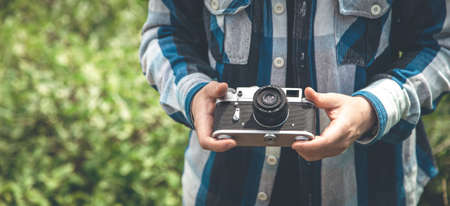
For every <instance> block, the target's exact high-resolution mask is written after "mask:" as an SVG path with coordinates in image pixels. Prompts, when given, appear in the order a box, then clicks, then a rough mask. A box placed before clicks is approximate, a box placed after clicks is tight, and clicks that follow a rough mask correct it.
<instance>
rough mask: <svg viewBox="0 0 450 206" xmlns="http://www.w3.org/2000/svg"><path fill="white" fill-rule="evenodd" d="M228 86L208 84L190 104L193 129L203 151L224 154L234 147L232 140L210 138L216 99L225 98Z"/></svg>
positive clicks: (234, 142)
mask: <svg viewBox="0 0 450 206" xmlns="http://www.w3.org/2000/svg"><path fill="white" fill-rule="evenodd" d="M227 89H228V85H227V84H226V83H218V82H215V81H213V82H210V83H208V84H207V85H206V86H204V87H203V88H202V89H201V90H200V91H198V92H197V94H195V96H194V99H193V100H192V103H191V112H192V116H193V118H194V127H195V131H196V132H197V136H198V142H199V143H200V146H201V147H202V148H203V149H207V150H212V151H215V152H224V151H227V150H229V149H231V148H233V147H235V146H236V141H234V140H233V139H223V140H217V139H215V138H213V137H211V134H212V130H213V123H214V109H215V108H216V99H217V98H219V97H223V96H225V94H226V93H227Z"/></svg>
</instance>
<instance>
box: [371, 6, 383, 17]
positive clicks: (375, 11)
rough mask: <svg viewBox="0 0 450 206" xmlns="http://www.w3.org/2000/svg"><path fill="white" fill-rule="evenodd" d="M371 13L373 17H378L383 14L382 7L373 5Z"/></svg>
mask: <svg viewBox="0 0 450 206" xmlns="http://www.w3.org/2000/svg"><path fill="white" fill-rule="evenodd" d="M370 12H371V13H372V15H374V16H378V15H380V13H381V6H380V5H378V4H374V5H372V7H371V8H370Z"/></svg>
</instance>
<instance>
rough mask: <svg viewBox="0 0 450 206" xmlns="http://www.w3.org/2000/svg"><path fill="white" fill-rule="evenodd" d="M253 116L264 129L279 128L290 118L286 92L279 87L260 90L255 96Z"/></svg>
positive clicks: (267, 87) (266, 87)
mask: <svg viewBox="0 0 450 206" xmlns="http://www.w3.org/2000/svg"><path fill="white" fill-rule="evenodd" d="M253 116H254V118H255V120H256V122H257V123H258V124H259V125H260V126H263V127H269V128H270V127H277V126H279V125H281V124H282V123H283V122H284V121H285V120H286V118H287V116H288V104H287V99H286V95H285V94H284V91H283V90H282V89H281V88H279V87H277V86H272V85H270V86H265V87H261V88H259V89H258V90H257V91H256V92H255V94H254V96H253Z"/></svg>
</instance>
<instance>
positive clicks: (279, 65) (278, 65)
mask: <svg viewBox="0 0 450 206" xmlns="http://www.w3.org/2000/svg"><path fill="white" fill-rule="evenodd" d="M273 65H274V66H275V67H276V68H279V69H281V68H282V67H283V66H284V59H283V57H277V58H275V59H274V60H273Z"/></svg>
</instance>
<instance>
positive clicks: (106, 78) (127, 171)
mask: <svg viewBox="0 0 450 206" xmlns="http://www.w3.org/2000/svg"><path fill="white" fill-rule="evenodd" d="M0 8H1V9H0V21H1V22H2V25H1V29H0V39H1V40H2V43H1V44H0V54H1V55H0V68H1V69H0V81H1V82H2V83H1V86H0V155H1V157H0V205H108V206H109V205H180V196H181V190H180V188H181V181H180V173H181V171H182V167H183V165H182V163H183V153H184V147H185V144H186V141H187V129H186V128H184V127H183V126H181V125H178V124H174V123H173V121H172V120H170V119H169V118H168V117H167V116H166V115H165V113H164V112H163V111H162V110H161V108H160V106H159V103H158V94H157V93H156V92H155V91H154V90H153V89H152V88H151V87H150V86H149V85H148V83H147V82H146V80H145V78H144V77H143V76H142V75H141V69H140V66H139V59H138V53H137V50H138V45H139V41H140V29H141V27H142V24H143V23H144V21H145V19H146V2H145V1H138V2H135V1H130V2H128V1H122V0H120V1H119V0H108V1H106V0H105V1H75V0H73V1H50V0H48V1H41V2H40V3H39V4H36V3H30V2H28V1H2V2H1V3H0Z"/></svg>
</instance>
